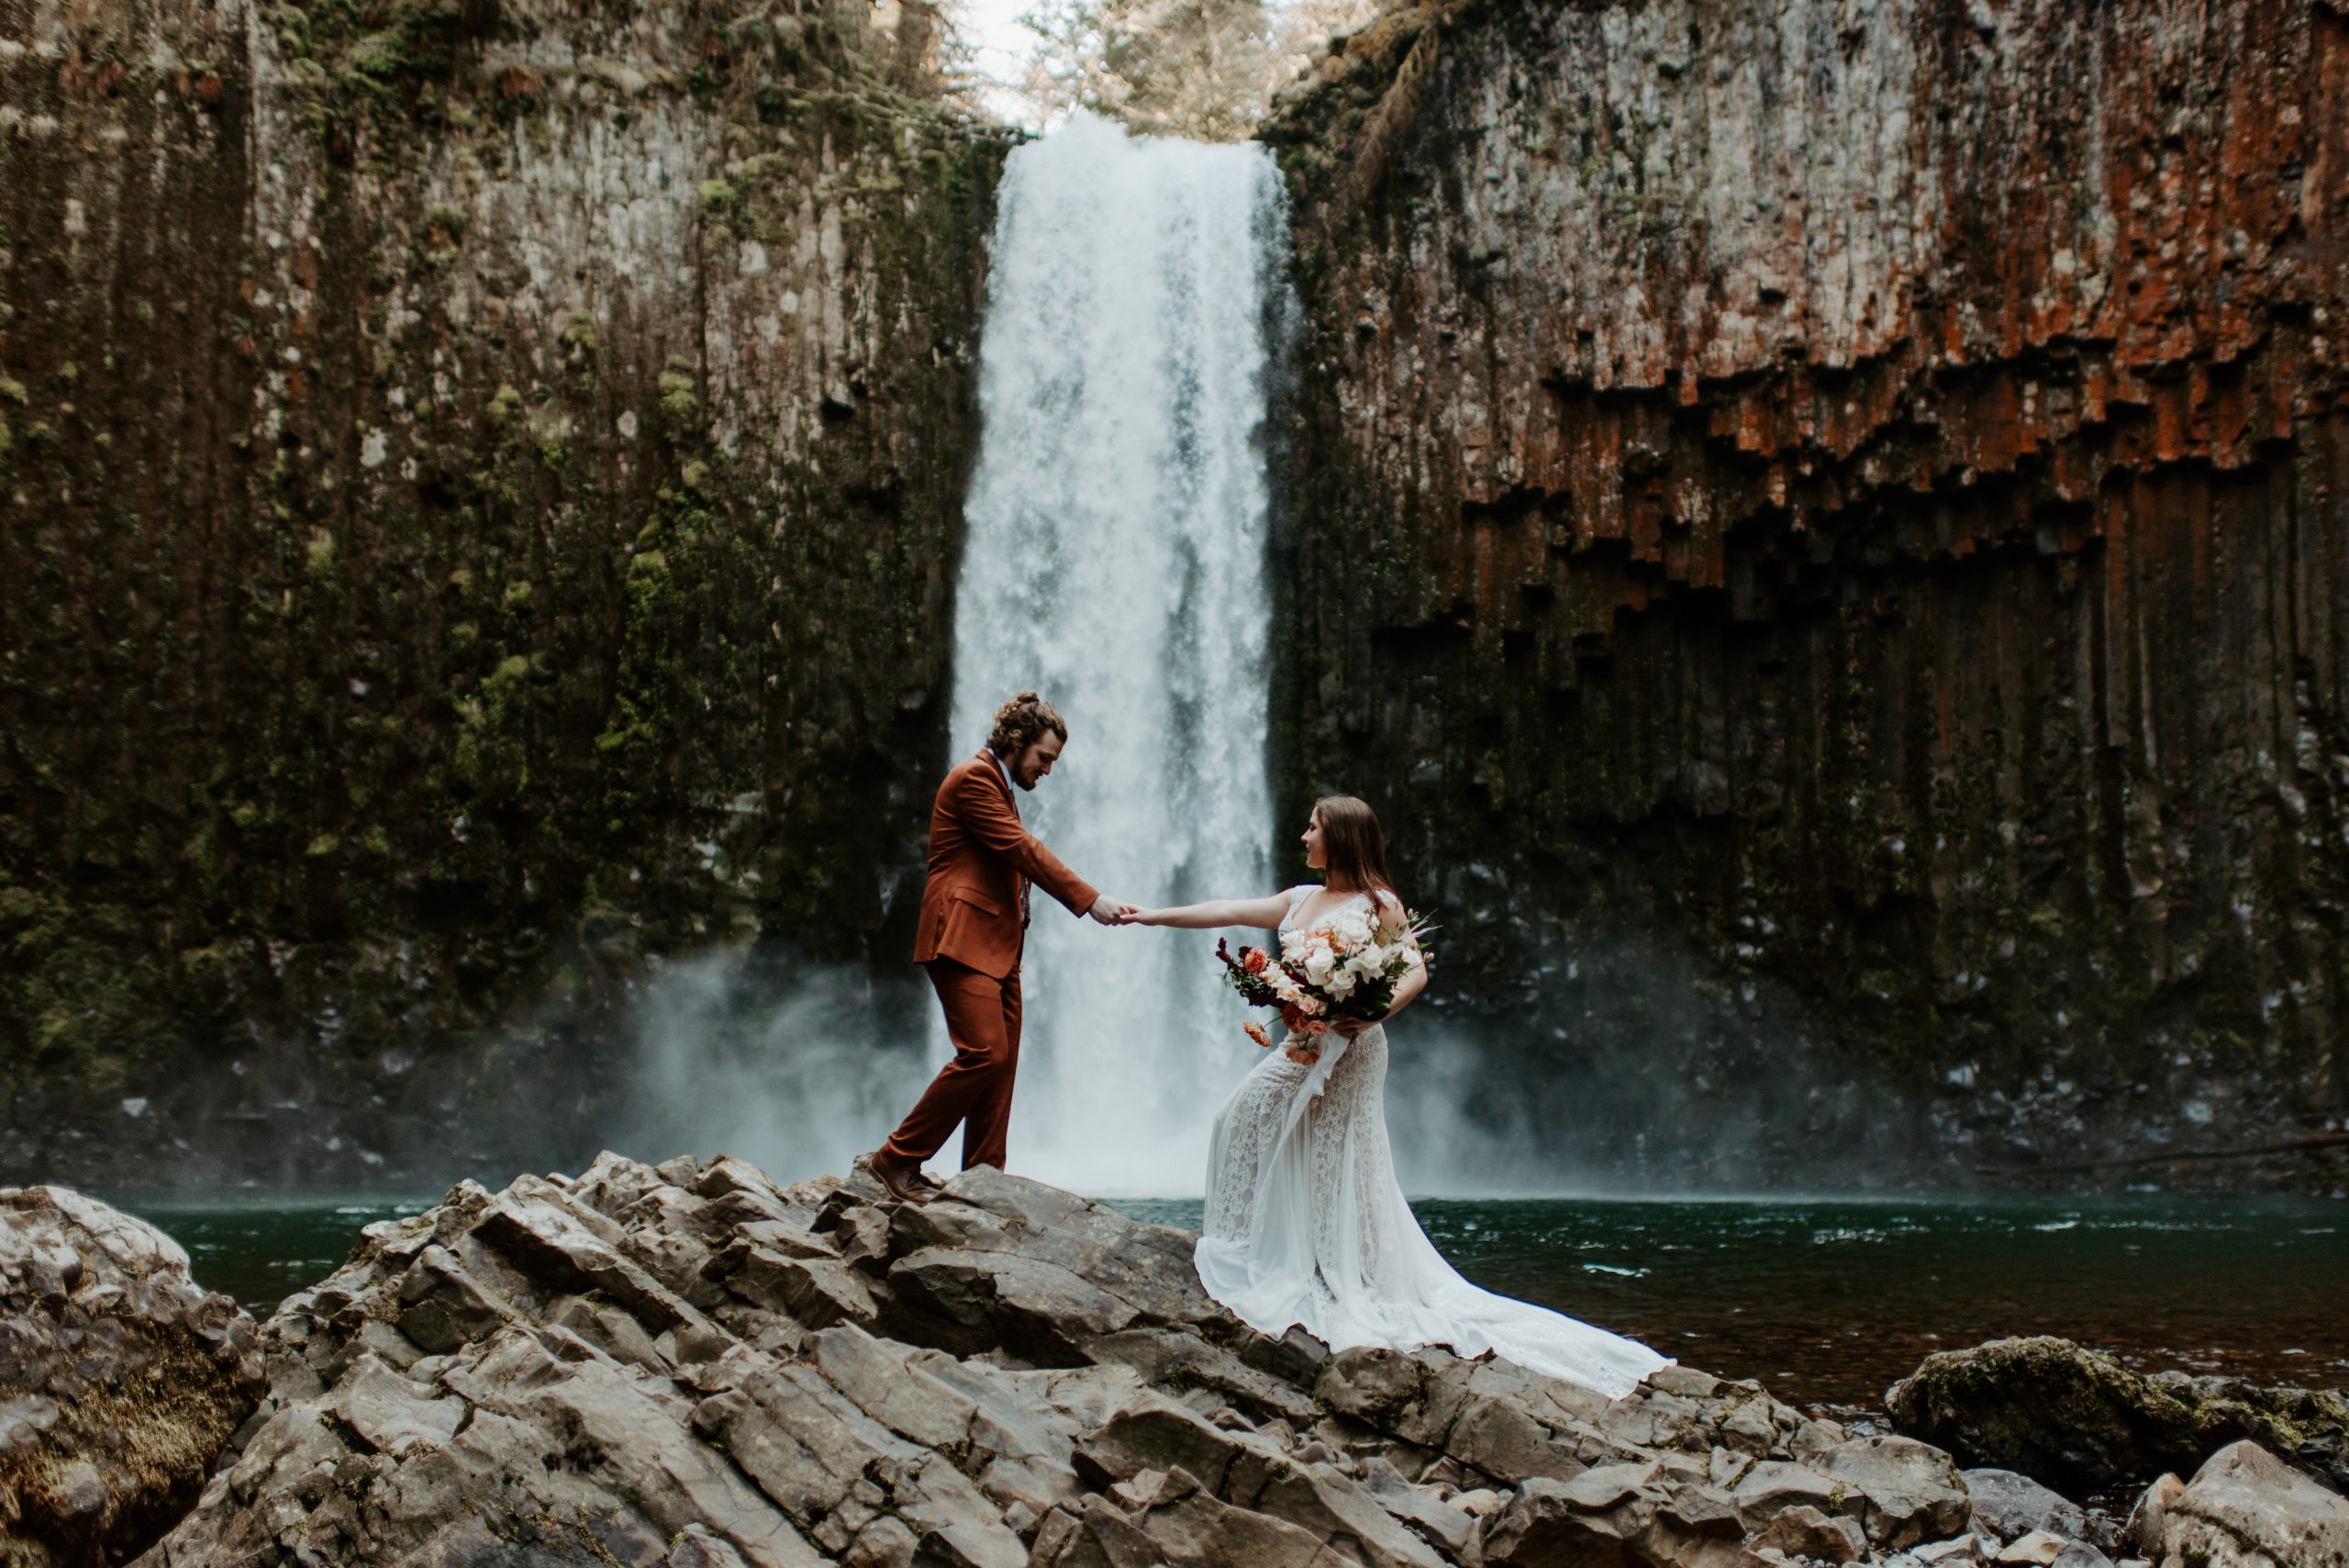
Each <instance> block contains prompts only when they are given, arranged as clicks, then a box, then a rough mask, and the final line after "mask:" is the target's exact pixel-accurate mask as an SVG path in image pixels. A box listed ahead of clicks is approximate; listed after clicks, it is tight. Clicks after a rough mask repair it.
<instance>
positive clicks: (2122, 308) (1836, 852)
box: [1267, 0, 2349, 1182]
mask: <svg viewBox="0 0 2349 1568" xmlns="http://www.w3.org/2000/svg"><path fill="white" fill-rule="evenodd" d="M1267 139H1270V140H1272V141H1273V142H1274V143H1275V145H1276V147H1277V149H1278V150H1279V152H1280V155H1281V157H1282V159H1283V161H1284V163H1285V166H1286V171H1287V172H1288V175H1289V178H1290V182H1291V187H1292V191H1293V194H1294V196H1295V199H1296V210H1297V229H1298V253H1299V275H1300V283H1301V287H1302V292H1303V294H1304V297H1305V305H1306V309H1307V312H1308V317H1309V319H1310V335H1309V341H1308V345H1307V346H1306V348H1305V350H1304V351H1303V352H1302V353H1301V354H1300V356H1299V360H1298V362H1297V392H1296V395H1295V398H1294V401H1293V404H1292V406H1291V407H1290V410H1289V426H1288V428H1289V431H1290V433H1291V435H1292V436H1293V439H1294V444H1295V456H1296V461H1295V462H1293V463H1292V464H1291V465H1290V466H1289V468H1288V470H1287V473H1288V478H1287V482H1286V487H1285V491H1284V495H1285V496H1286V501H1287V503H1288V505H1289V510H1290V515H1291V526H1290V529H1289V533H1288V535H1287V548H1288V550H1289V556H1288V559H1287V562H1286V567H1285V569H1284V570H1283V571H1281V572H1279V573H1276V574H1275V580H1276V582H1277V583H1279V584H1281V585H1282V588H1283V590H1284V591H1285V592H1286V595H1288V602H1287V606H1286V609H1285V610H1284V611H1283V612H1282V613H1278V614H1276V615H1275V617H1274V624H1275V626H1276V627H1280V628H1292V630H1293V635H1292V637H1291V638H1290V640H1289V641H1288V644H1287V646H1286V650H1285V652H1286V658H1284V659H1283V660H1281V661H1280V662H1279V668H1280V670H1281V672H1282V681H1283V684H1282V686H1281V687H1280V688H1279V689H1277V690H1276V691H1275V703H1274V706H1275V712H1278V713H1287V714H1293V715H1297V716H1299V717H1297V723H1296V726H1295V728H1294V729H1293V731H1292V732H1291V733H1290V735H1289V737H1288V739H1287V740H1286V745H1285V750H1284V754H1283V758H1282V765H1281V769H1280V777H1281V781H1282V782H1281V786H1280V793H1281V795H1282V797H1283V798H1282V804H1281V809H1282V810H1283V811H1285V812H1287V811H1292V810H1293V809H1294V808H1295V807H1296V806H1297V803H1298V802H1300V801H1302V800H1303V799H1305V798H1307V797H1308V795H1309V792H1310V791H1311V790H1312V789H1313V788H1315V787H1317V786H1321V785H1327V784H1340V783H1348V784H1354V785H1356V786H1357V787H1361V788H1364V790H1365V792H1366V793H1371V794H1373V795H1374V797H1375V798H1376V799H1377V800H1378V801H1379V802H1380V803H1381V804H1382V805H1384V806H1386V808H1387V809H1388V811H1389V813H1390V815H1391V817H1392V818H1393V821H1394V827H1395V828H1396V830H1397V839H1398V840H1399V845H1398V847H1399V850H1400V858H1401V860H1402V861H1403V862H1404V866H1405V868H1406V873H1407V875H1408V876H1409V877H1413V878H1416V879H1418V882H1419V884H1420V885H1421V886H1423V887H1425V888H1427V889H1428V890H1429V892H1428V896H1429V899H1430V901H1431V902H1435V903H1438V904H1440V905H1442V906H1444V909H1443V914H1444V918H1445V923H1446V926H1447V937H1448V940H1449V945H1448V949H1447V951H1446V959H1447V962H1446V964H1445V965H1444V975H1443V977H1444V979H1445V980H1446V981H1447V982H1448V983H1449V984H1451V985H1452V987H1453V993H1454V995H1455V996H1457V997H1459V998H1461V999H1462V1001H1463V1003H1464V1006H1467V1007H1468V1008H1470V1009H1471V1010H1472V1011H1474V1012H1475V1014H1476V1016H1477V1018H1478V1022H1479V1024H1480V1026H1482V1027H1481V1028H1480V1029H1478V1030H1477V1031H1475V1032H1476V1037H1477V1038H1481V1039H1483V1040H1486V1041H1487V1042H1489V1043H1491V1044H1492V1045H1494V1046H1495V1047H1496V1048H1497V1049H1496V1050H1495V1051H1494V1052H1493V1053H1492V1054H1491V1055H1490V1056H1488V1058H1487V1062H1488V1065H1490V1066H1493V1067H1498V1066H1500V1065H1502V1064H1504V1063H1505V1064H1506V1066H1507V1069H1508V1081H1509V1083H1510V1084H1511V1085H1512V1088H1511V1092H1510V1093H1509V1094H1508V1095H1481V1096H1479V1099H1480V1101H1482V1102H1483V1104H1484V1105H1485V1106H1486V1107H1487V1108H1490V1107H1493V1106H1512V1107H1513V1106H1517V1105H1519V1104H1520V1102H1523V1103H1524V1104H1525V1110H1524V1115H1525V1118H1526V1120H1527V1124H1528V1126H1529V1127H1530V1128H1531V1129H1535V1130H1537V1131H1545V1132H1548V1133H1551V1134H1554V1135H1555V1136H1553V1137H1552V1138H1551V1139H1550V1140H1549V1143H1550V1146H1551V1147H1553V1148H1556V1149H1563V1150H1564V1151H1566V1152H1567V1153H1568V1154H1569V1155H1570V1156H1573V1157H1578V1158H1580V1159H1581V1160H1583V1161H1585V1162H1591V1163H1595V1164H1599V1165H1603V1166H1606V1167H1608V1168H1611V1169H1622V1168H1626V1167H1629V1168H1631V1169H1634V1170H1638V1171H1642V1172H1643V1173H1645V1174H1647V1175H1648V1176H1650V1177H1652V1178H1654V1179H1671V1178H1675V1177H1679V1176H1684V1175H1694V1176H1698V1177H1700V1178H1710V1179H1727V1180H1737V1179H1742V1178H1746V1177H1751V1176H1752V1175H1753V1174H1756V1173H1762V1172H1765V1171H1767V1170H1770V1169H1798V1168H1805V1167H1809V1168H1812V1169H1819V1168H1822V1167H1825V1168H1835V1167H1844V1168H1848V1165H1849V1162H1851V1161H1852V1160H1853V1159H1854V1157H1855V1156H1857V1157H1863V1158H1865V1159H1867V1160H1869V1161H1872V1162H1876V1163H1879V1164H1882V1165H1884V1166H1886V1167H1887V1168H1898V1169H1907V1170H1915V1169H1917V1168H1919V1167H1920V1166H1921V1167H1923V1168H1925V1169H1928V1170H1932V1169H1941V1170H1943V1171H1950V1170H1959V1171H1963V1170H1965V1169H1967V1168H1969V1167H1971V1166H1972V1165H1974V1164H1976V1163H1977V1162H1980V1163H1987V1164H1994V1165H1996V1164H2009V1165H2010V1164H2027V1163H2030V1162H2034V1161H2036V1162H2061V1161H2065V1160H2076V1159H2079V1158H2082V1157H2085V1156H2088V1155H2093V1154H2096V1153H2098V1152H2099V1151H2110V1150H2117V1149H2143V1148H2157V1147H2161V1146H2162V1145H2164V1144H2165V1143H2168V1144H2171V1145H2173V1146H2185V1145H2189V1144H2190V1145H2196V1146H2227V1145H2240V1144H2243V1143H2249V1142H2256V1141H2261V1140H2274V1139H2284V1138H2289V1137H2293V1136H2297V1135H2302V1134H2305V1133H2307V1132H2308V1131H2310V1130H2311V1129H2321V1128H2322V1127H2324V1126H2326V1125H2327V1124H2328V1120H2327V1118H2339V1117H2341V1116H2342V1114H2343V1111H2344V1108H2349V1076H2345V1073H2349V1067H2345V1066H2344V1063H2349V1057H2344V1054H2343V1051H2341V1049H2340V1048H2339V1047H2338V1046H2337V1045H2336V1043H2335V1042H2336V1041H2337V1040H2338V1039H2339V1036H2340V1033H2341V1029H2342V1028H2343V1022H2344V1007H2349V996H2344V994H2343V982H2344V976H2343V962H2344V957H2349V953H2344V947H2343V908H2342V903H2341V900H2342V896H2343V887H2344V873H2349V404H2345V403H2344V400H2343V375H2342V372H2341V365H2342V363H2343V356H2344V353H2349V350H2344V348H2343V341H2342V333H2343V326H2344V323H2349V316H2344V312H2345V311H2349V14H2344V12H2343V10H2342V9H2341V8H2340V7H2339V6H2336V5H2333V4H2330V3H2318V4H2310V3H2308V0H2227V3H2219V4H2212V5H2207V6H2176V5H2156V4H2149V3H2140V0H2132V3H2128V4H2121V5H2114V6H2092V7H2079V6H2059V5H2054V4H2043V3H2040V4H2033V3H2019V4H2005V5H1982V4H1960V3H1956V0H1946V3H1941V0H1851V3H1848V4H1801V3H1797V4H1791V5H1781V6H1744V5H1735V6H1732V5H1712V4H1687V3H1685V0H1684V3H1665V4H1658V5H1643V6H1628V5H1597V6H1514V5H1454V6H1423V7H1419V8H1415V9H1411V10H1408V11H1404V12H1400V13H1397V14H1395V15H1393V16H1391V17H1388V18H1386V20H1384V21H1382V22H1381V23H1379V24H1377V25H1375V27H1373V28H1371V29H1369V30H1368V31H1366V32H1364V33H1363V34H1361V35H1358V36H1357V37H1355V38H1354V39H1351V40H1349V41H1348V42H1347V43H1346V44H1345V45H1344V46H1343V47H1342V48H1341V49H1339V50H1336V51H1335V52H1333V53H1332V54H1331V55H1330V57H1329V58H1327V59H1326V60H1325V61H1322V62H1321V64H1320V66H1319V68H1318V72H1317V74H1316V76H1315V78H1314V79H1313V80H1312V81H1311V82H1309V83H1307V84H1305V85H1304V86H1303V87H1301V88H1300V89H1297V90H1296V91H1294V92H1293V93H1292V94H1291V95H1289V96H1288V97H1287V98H1286V100H1285V102H1284V103H1283V105H1282V106H1281V107H1280V108H1279V110H1278V111H1277V112H1276V114H1275V118H1274V120H1273V122H1272V123H1271V125H1270V126H1269V128H1268V130H1267ZM1598 1106H1605V1107H1606V1108H1607V1109H1609V1111H1611V1112H1613V1113H1616V1114H1612V1115H1608V1116H1594V1115H1593V1114H1592V1112H1593V1110H1594V1108H1595V1107H1598ZM2333 1125H2337V1122H2335V1123H2333ZM2260 1169H2261V1171H2262V1173H2263V1174H2264V1175H2265V1176H2267V1177H2272V1178H2273V1179H2277V1180H2283V1181H2316V1182H2324V1181H2329V1180H2332V1179H2333V1178H2332V1176H2330V1175H2328V1174H2327V1173H2326V1172H2325V1169H2324V1168H2323V1167H2321V1165H2320V1164H2319V1163H2318V1162H2314V1161H2286V1162H2280V1163H2276V1164H2271V1165H2268V1166H2266V1167H2262V1168H2260ZM2231 1170H2232V1171H2235V1172H2240V1171H2241V1170H2243V1167H2240V1166H2238V1167H2232V1168H2231Z"/></svg>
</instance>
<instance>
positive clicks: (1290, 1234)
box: [1134, 795, 1671, 1396]
mask: <svg viewBox="0 0 2349 1568" xmlns="http://www.w3.org/2000/svg"><path fill="white" fill-rule="evenodd" d="M1304 842H1305V863H1306V864H1307V865H1308V866H1311V867H1313V868H1314V869H1315V870H1318V871H1321V872H1323V873H1324V876H1325V881H1324V883H1323V884H1322V885H1320V886H1318V887H1317V886H1314V885H1313V884H1304V885H1302V886H1297V887H1292V888H1290V889H1289V890H1288V891H1287V892H1286V893H1282V894H1275V895H1273V896H1272V897H1270V898H1255V899H1230V900H1223V901H1220V902H1216V903H1210V904H1190V905H1185V906H1182V907H1180V908H1175V909H1144V910H1141V911H1140V912H1139V913H1138V914H1136V915H1135V916H1134V919H1135V921H1136V922H1138V923H1140V924H1142V925H1148V926H1181V927H1187V928H1190V929H1212V928H1214V927H1218V926H1252V927H1259V928H1264V929H1272V930H1276V931H1286V930H1290V929H1297V930H1310V929H1314V928H1316V927H1318V926H1322V925H1326V924H1330V923H1332V922H1334V921H1336V920H1338V919H1339V918H1341V917H1343V916H1344V915H1345V914H1346V913H1347V912H1348V911H1349V910H1351V909H1353V907H1354V906H1357V905H1367V906H1370V908H1371V909H1372V910H1373V911H1375V914H1376V916H1377V917H1379V918H1381V919H1382V920H1384V921H1385V922H1386V923H1390V924H1399V923H1400V922H1401V919H1402V915H1403V904H1402V900H1401V899H1400V898H1399V897H1397V895H1396V892H1395V888H1394V884H1393V883H1392V882H1390V881H1389V880H1388V878H1387V875H1386V840H1385V839H1384V837H1383V836H1382V835H1381V834H1380V832H1379V830H1378V818H1377V817H1376V816H1375V814H1374V813H1373V812H1372V811H1371V809H1370V807H1369V806H1366V805H1364V803H1363V802H1362V801H1359V800H1356V799H1355V798H1354V797H1353V796H1352V795H1325V796H1323V797H1322V798H1321V799H1320V800H1319V801H1317V802H1316V803H1315V804H1314V807H1313V815H1312V817H1311V819H1310V820H1309V821H1308V823H1307V824H1306V828H1305V834H1304ZM1426 989H1427V968H1426V965H1425V964H1424V963H1419V962H1415V963H1414V964H1413V966H1412V969H1411V971H1410V973H1408V974H1407V975H1406V976H1404V978H1403V979H1402V980H1401V981H1400V982H1399V983H1398V984H1397V986H1396V993H1395V1006H1393V1007H1392V1008H1391V1009H1389V1010H1388V1012H1387V1014H1386V1018H1381V1019H1378V1020H1377V1021H1375V1022H1367V1021H1362V1020H1347V1021H1345V1022H1342V1023H1339V1024H1336V1025H1333V1026H1332V1028H1331V1031H1330V1036H1325V1037H1324V1040H1323V1043H1322V1047H1321V1051H1320V1055H1319V1060H1318V1061H1317V1060H1310V1059H1308V1058H1305V1057H1302V1056H1299V1055H1297V1054H1292V1053H1290V1052H1288V1051H1273V1052H1271V1053H1269V1054H1267V1056H1266V1057H1265V1059H1264V1062H1261V1063H1259V1064H1258V1066H1257V1067H1256V1069H1255V1071H1253V1072H1252V1073H1249V1074H1248V1076H1247V1077H1246V1078H1244V1079H1242V1080H1241V1084H1240V1086H1239V1087H1238V1088H1237V1089H1235V1090H1234V1091H1233V1092H1232V1095H1231V1097H1230V1099H1229V1100H1227V1101H1225V1102H1224V1106H1223V1109H1222V1110H1221V1111H1219V1112H1218V1113H1217V1115H1216V1122H1215V1133H1214V1136H1213V1138H1212V1140H1210V1143H1209V1149H1208V1199H1207V1213H1206V1216H1205V1219H1204V1222H1203V1224H1202V1226H1201V1234H1200V1237H1199V1242H1198V1247H1197V1251H1196V1252H1195V1254H1194V1256H1195V1258H1196V1260H1197V1264H1198V1270H1199V1279H1200V1282H1201V1283H1202V1284H1205V1285H1206V1286H1207V1290H1208V1295H1209V1296H1214V1297H1215V1298H1216V1299H1217V1300H1218V1301H1219V1302H1221V1303H1223V1304H1224V1305H1225V1306H1226V1307H1230V1308H1231V1310H1232V1311H1233V1312H1234V1313H1236V1314H1238V1315H1239V1317H1240V1318H1242V1319H1243V1320H1245V1321H1246V1322H1248V1323H1249V1324H1251V1325H1252V1326H1253V1327H1254V1328H1256V1329H1260V1330H1262V1331H1263V1332H1264V1333H1267V1334H1274V1335H1278V1334H1281V1333H1284V1332H1286V1330H1287V1329H1288V1327H1289V1326H1290V1325H1291V1324H1302V1325H1303V1326H1304V1328H1305V1329H1306V1330H1307V1331H1308V1333H1311V1334H1313V1335H1315V1336H1317V1337H1318V1338H1319V1339H1322V1340H1326V1341H1328V1342H1329V1344H1330V1348H1331V1349H1333V1350H1343V1349H1345V1348H1347V1347H1348V1346H1352V1345H1388V1346H1393V1347H1395V1348H1397V1349H1401V1350H1408V1349H1411V1348H1414V1347H1417V1346H1419V1345H1430V1344H1446V1345H1450V1346H1451V1347H1452V1348H1453V1350H1454V1351H1458V1352H1460V1353H1461V1354H1462V1355H1477V1354H1480V1353H1482V1352H1483V1351H1495V1352H1497V1353H1498V1354H1500V1355H1503V1356H1506V1357H1508V1359H1509V1360H1510V1361H1513V1362H1518V1363H1519V1364H1520V1365H1521V1366H1527V1367H1531V1368H1532V1369H1533V1370H1534V1371H1536V1372H1543V1373H1549V1374H1551V1375H1552V1376H1553V1377H1563V1378H1565V1379H1567V1380H1568V1381H1569V1382H1573V1383H1578V1384H1581V1385H1584V1386H1586V1387H1588V1388H1595V1389H1597V1390H1598V1391H1599V1392H1600V1393H1602V1394H1606V1395H1609V1396H1620V1395H1623V1394H1627V1393H1629V1392H1631V1389H1632V1387H1633V1386H1635V1385H1637V1384H1638V1383H1639V1381H1640V1379H1642V1377H1644V1376H1646V1375H1647V1374H1648V1373H1651V1372H1653V1371H1655V1370H1656V1369H1657V1368H1658V1367H1661V1366H1667V1365H1669V1364H1671V1363H1670V1362H1669V1360H1668V1359H1667V1358H1665V1357H1664V1356H1660V1355H1658V1354H1656V1352H1655V1351H1652V1350H1650V1349H1648V1348H1647V1347H1646V1346H1645V1345H1642V1344H1641V1343H1640V1342H1639V1341H1638V1340H1627V1339H1623V1338H1621V1337H1620V1336H1619V1335H1615V1334H1610V1333H1608V1332H1607V1331H1606V1330H1605V1329H1594V1328H1592V1327H1591V1326H1590V1325H1589V1324H1587V1323H1580V1322H1576V1321H1575V1319H1574V1318H1568V1317H1565V1316H1564V1315H1563V1314H1560V1313H1556V1312H1552V1311H1549V1310H1547V1309H1545V1308H1543V1307H1534V1306H1531V1305H1529V1304H1528V1303H1525V1302H1522V1301H1513V1300H1510V1299H1509V1298H1508V1297H1507V1296H1496V1295H1494V1294H1493V1293H1492V1292H1490V1291H1486V1290H1480V1289H1478V1288H1477V1287H1476V1286H1475V1285H1473V1284H1469V1283H1468V1282H1467V1281H1466V1280H1464V1279H1463V1278H1461V1277H1460V1275H1459V1274H1457V1273H1454V1272H1453V1268H1452V1265H1451V1264H1449V1263H1447V1262H1444V1261H1443V1255H1442V1253H1440V1252H1438V1251H1436V1250H1435V1246H1434V1244H1433V1243H1431V1241H1429V1240H1428V1239H1427V1235H1426V1233H1425V1232H1424V1231H1422V1230H1421V1229H1419V1221H1418V1220H1417V1219H1416V1218H1413V1216H1412V1214H1411V1210H1410V1207H1409V1206H1408V1205H1407V1204H1406V1203H1405V1202H1404V1201H1403V1190H1402V1188H1400V1187H1399V1186H1397V1184H1396V1183H1395V1167H1394V1162H1393V1158H1392V1156H1391V1155H1390V1153H1389V1152H1388V1148H1387V1141H1386V1098H1385V1096H1386V1019H1387V1018H1393V1017H1394V1016H1395V1015H1396V1014H1397V1013H1399V1012H1401V1011H1402V1010H1403V1009H1404V1008H1405V1007H1408V1006H1410V1005H1411V1003H1412V1002H1413V1001H1415V1000H1417V999H1418V997H1419V993H1420V992H1422V991H1424V990H1426ZM1332 1037H1334V1038H1332Z"/></svg>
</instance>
